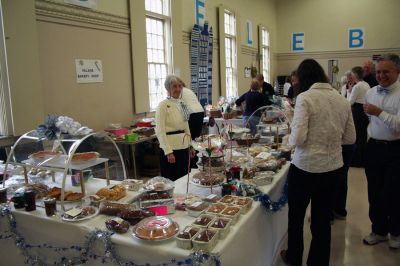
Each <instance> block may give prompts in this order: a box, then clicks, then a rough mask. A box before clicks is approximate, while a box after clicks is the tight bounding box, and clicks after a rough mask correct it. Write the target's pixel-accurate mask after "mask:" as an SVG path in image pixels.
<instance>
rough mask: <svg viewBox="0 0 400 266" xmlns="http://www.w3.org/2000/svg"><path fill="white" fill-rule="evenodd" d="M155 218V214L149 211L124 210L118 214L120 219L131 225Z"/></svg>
mask: <svg viewBox="0 0 400 266" xmlns="http://www.w3.org/2000/svg"><path fill="white" fill-rule="evenodd" d="M151 216H154V212H152V211H147V210H124V211H121V212H120V213H118V217H120V218H121V219H124V220H125V221H127V222H129V223H130V224H131V225H135V224H137V223H138V222H140V221H141V220H143V219H144V218H147V217H151Z"/></svg>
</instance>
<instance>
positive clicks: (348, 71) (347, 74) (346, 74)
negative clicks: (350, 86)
mask: <svg viewBox="0 0 400 266" xmlns="http://www.w3.org/2000/svg"><path fill="white" fill-rule="evenodd" d="M344 75H345V76H346V77H347V79H349V77H350V76H351V71H350V70H347V71H346V72H344Z"/></svg>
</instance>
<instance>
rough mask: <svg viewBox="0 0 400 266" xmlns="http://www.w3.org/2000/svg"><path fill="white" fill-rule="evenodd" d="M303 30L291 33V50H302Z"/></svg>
mask: <svg viewBox="0 0 400 266" xmlns="http://www.w3.org/2000/svg"><path fill="white" fill-rule="evenodd" d="M304 37H305V36H304V32H294V33H292V51H293V52H299V51H304Z"/></svg>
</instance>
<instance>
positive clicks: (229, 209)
mask: <svg viewBox="0 0 400 266" xmlns="http://www.w3.org/2000/svg"><path fill="white" fill-rule="evenodd" d="M238 212H240V208H238V207H227V208H226V209H225V210H224V211H223V212H222V215H229V216H234V215H235V214H236V213H238Z"/></svg>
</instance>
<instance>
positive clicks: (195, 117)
mask: <svg viewBox="0 0 400 266" xmlns="http://www.w3.org/2000/svg"><path fill="white" fill-rule="evenodd" d="M203 120H204V112H200V113H193V114H190V117H189V129H190V135H191V136H192V140H194V139H196V138H198V137H200V135H201V132H202V130H203ZM198 160H199V157H197V155H196V156H194V157H193V158H192V159H191V161H190V168H197V164H196V163H197V161H198Z"/></svg>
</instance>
